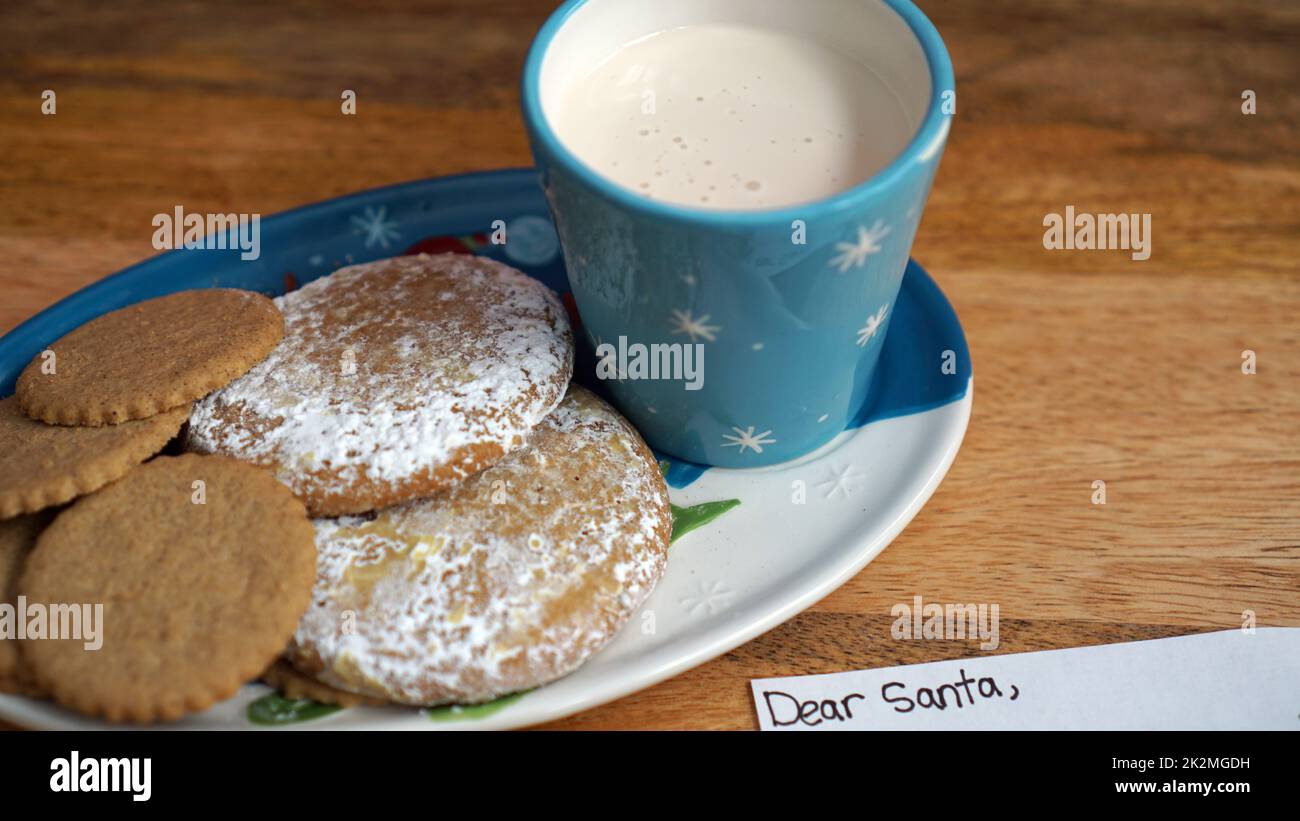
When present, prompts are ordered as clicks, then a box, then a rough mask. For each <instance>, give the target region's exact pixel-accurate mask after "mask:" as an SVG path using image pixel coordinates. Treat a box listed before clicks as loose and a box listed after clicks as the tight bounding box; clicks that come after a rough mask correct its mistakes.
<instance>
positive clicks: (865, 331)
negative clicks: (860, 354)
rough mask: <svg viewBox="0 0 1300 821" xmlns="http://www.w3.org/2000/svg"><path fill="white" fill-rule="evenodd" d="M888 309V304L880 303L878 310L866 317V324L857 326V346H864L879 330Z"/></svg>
mask: <svg viewBox="0 0 1300 821" xmlns="http://www.w3.org/2000/svg"><path fill="white" fill-rule="evenodd" d="M888 310H889V306H888V305H881V306H880V310H878V311H876V312H875V314H873V315H872V316H869V317H867V324H866V325H863V326H862V327H861V328H858V347H859V348H861V347H865V346H866V344H867V343H868V342H870V341H871V340H872V338H873V337H874V336H875V335H876V334H877V333H878V332H879V331H880V326H881V325H883V324H884V322H885V312H886V311H888Z"/></svg>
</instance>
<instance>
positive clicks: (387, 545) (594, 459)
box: [285, 385, 672, 705]
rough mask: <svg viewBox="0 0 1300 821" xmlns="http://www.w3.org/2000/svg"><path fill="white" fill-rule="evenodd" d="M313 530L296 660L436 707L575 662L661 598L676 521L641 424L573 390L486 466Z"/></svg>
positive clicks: (328, 675) (327, 676)
mask: <svg viewBox="0 0 1300 821" xmlns="http://www.w3.org/2000/svg"><path fill="white" fill-rule="evenodd" d="M315 527H316V547H317V551H318V562H317V578H316V589H315V593H314V595H313V599H312V605H311V607H310V608H309V609H308V611H307V613H306V614H305V615H304V616H303V619H302V621H301V622H300V623H299V625H298V630H297V632H296V633H295V635H294V640H293V643H292V644H291V646H290V648H289V650H288V651H286V653H285V657H286V658H287V659H289V660H290V661H291V662H292V663H293V664H294V666H295V667H297V668H298V669H299V670H301V671H302V672H304V673H305V674H307V675H309V676H312V677H314V678H317V679H319V680H321V681H324V682H325V683H327V684H329V685H331V686H333V687H337V688H339V689H342V690H348V691H350V692H356V693H361V694H363V695H369V696H373V697H376V698H383V699H388V700H390V701H394V702H398V703H402V704H414V705H435V704H442V703H447V702H459V703H474V702H481V701H487V700H489V699H493V698H496V697H498V696H501V695H503V694H506V693H511V692H516V691H520V690H527V689H529V688H532V687H536V686H539V685H541V684H545V683H546V682H549V681H552V680H554V679H557V678H559V677H561V676H564V675H567V674H568V673H570V672H572V671H573V670H575V669H576V668H577V667H578V666H579V665H581V664H582V663H583V662H584V661H586V659H587V658H589V657H590V656H591V655H592V654H593V653H595V652H596V651H597V650H599V649H600V648H601V647H603V646H604V645H605V644H606V643H607V642H608V641H609V640H610V639H611V638H613V636H614V635H615V634H616V633H617V632H618V630H619V629H620V628H621V627H622V626H623V625H624V624H625V623H626V622H627V621H628V619H629V618H631V616H632V613H633V612H634V611H635V610H636V608H638V607H639V606H640V605H641V603H642V602H643V601H644V600H645V598H646V596H648V595H649V594H650V591H651V589H652V588H653V587H654V585H655V583H656V581H657V580H658V579H659V576H660V574H661V572H662V571H663V567H664V564H665V562H666V560H667V554H668V542H669V538H670V536H671V533H672V514H671V512H670V510H669V505H668V491H667V488H666V486H665V485H664V480H663V477H662V476H661V475H660V473H659V469H658V465H657V464H656V462H655V459H654V456H653V455H652V454H651V453H650V450H649V448H647V447H646V445H645V443H644V442H642V441H641V437H640V436H639V435H638V434H637V432H636V430H635V429H634V428H633V427H632V426H631V425H630V424H629V423H628V422H627V421H626V420H624V419H623V418H622V417H621V416H619V415H618V414H617V413H616V412H615V411H614V410H613V409H612V408H610V407H609V406H608V405H606V404H605V403H604V402H602V401H601V400H600V399H598V398H596V397H595V396H594V395H593V394H591V393H589V392H588V391H586V390H584V389H583V388H580V387H577V386H576V385H575V386H573V387H572V388H570V390H569V394H568V396H567V398H566V399H565V400H564V402H563V403H562V404H561V405H560V406H559V407H558V408H557V409H556V410H555V411H554V412H553V413H552V414H551V415H550V416H548V417H547V418H546V419H545V420H544V421H543V422H542V423H541V424H540V425H538V427H537V429H536V430H535V431H533V434H532V435H531V436H530V438H529V444H528V447H526V448H523V449H521V450H518V451H516V452H514V453H512V454H510V455H509V456H507V457H505V458H504V459H502V460H501V461H500V462H498V463H497V464H495V465H493V466H492V467H490V468H487V469H486V470H484V471H483V472H482V473H479V474H478V475H476V476H473V477H471V478H470V479H467V480H466V481H464V482H462V483H460V484H458V485H455V486H454V487H452V488H450V489H449V490H447V491H446V492H445V493H443V494H441V495H439V496H436V497H433V498H430V499H421V500H418V501H415V502H411V503H408V504H405V505H401V506H398V507H393V508H388V509H386V510H382V511H379V512H378V513H377V514H375V516H374V517H373V518H370V517H348V518H342V519H337V520H330V519H318V520H316V522H315Z"/></svg>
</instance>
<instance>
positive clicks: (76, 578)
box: [17, 454, 316, 723]
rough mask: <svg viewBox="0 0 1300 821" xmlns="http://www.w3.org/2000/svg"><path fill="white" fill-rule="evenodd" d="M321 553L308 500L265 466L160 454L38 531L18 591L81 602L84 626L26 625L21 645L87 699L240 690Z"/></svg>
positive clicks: (47, 675)
mask: <svg viewBox="0 0 1300 821" xmlns="http://www.w3.org/2000/svg"><path fill="white" fill-rule="evenodd" d="M315 559H316V550H315V547H314V544H313V539H312V527H311V523H310V521H309V520H308V519H307V512H306V510H305V509H304V508H303V505H302V503H301V502H299V501H298V500H297V499H295V498H294V497H293V494H291V493H290V492H289V490H288V488H286V487H284V486H283V485H281V484H280V483H279V482H277V481H276V480H275V478H274V477H273V476H271V474H270V473H269V472H268V471H266V470H264V469H261V468H258V467H255V466H253V465H249V464H246V463H244V462H239V461H236V460H234V459H228V458H225V457H219V456H198V455H195V454H184V455H181V456H162V457H159V458H157V459H154V460H153V461H151V462H149V463H147V464H144V465H141V466H140V467H138V468H136V469H135V470H133V471H131V472H130V473H128V474H127V475H126V476H125V477H123V478H122V479H119V480H118V481H116V482H114V483H113V484H111V485H109V486H108V487H106V488H104V489H103V490H100V491H98V492H97V493H94V494H93V495H90V496H86V497H84V498H82V499H79V500H78V501H77V502H76V503H75V504H74V505H72V506H71V507H70V508H68V509H67V510H65V511H63V512H62V513H60V514H59V516H58V517H57V518H56V519H55V520H54V521H53V523H51V524H50V526H49V527H47V528H46V529H45V531H44V532H43V533H42V534H41V536H40V538H39V539H38V540H37V543H36V549H35V550H33V551H32V552H31V554H30V555H29V556H28V558H27V565H26V568H25V569H24V570H23V574H22V576H21V578H20V579H19V582H18V588H17V591H18V593H21V594H22V595H24V596H26V597H27V602H28V606H29V607H30V606H32V604H33V603H36V604H38V605H46V606H48V605H49V604H50V603H57V604H60V605H64V606H69V605H71V606H76V605H80V606H81V611H82V613H83V618H82V622H83V628H82V635H81V637H79V638H68V637H67V635H66V631H65V632H64V633H63V634H61V635H60V636H59V637H58V638H46V639H44V640H35V639H31V638H29V639H28V640H27V641H25V642H24V643H23V648H22V649H23V658H24V659H25V661H26V662H27V664H28V665H29V666H30V668H31V671H32V672H33V673H34V675H35V678H36V680H37V682H38V683H39V684H40V686H41V687H42V688H44V689H45V690H46V691H47V692H49V694H50V696H51V697H52V698H53V699H54V700H55V701H57V702H58V703H59V704H62V705H64V706H66V707H69V708H71V709H73V710H76V711H78V712H81V713H85V714H87V715H92V716H102V717H104V718H106V719H108V720H109V721H116V722H120V721H130V722H140V723H143V722H149V721H157V720H174V719H177V718H180V717H181V716H182V715H184V714H186V713H191V712H195V711H198V710H203V709H205V708H207V707H208V706H210V705H212V704H213V703H215V702H217V701H220V700H222V699H224V698H227V697H229V696H230V695H232V694H233V693H234V692H235V691H236V690H237V689H239V687H240V686H241V685H242V684H244V683H245V682H247V681H250V680H252V679H254V678H256V677H257V676H258V675H259V674H260V673H261V672H262V671H263V670H265V669H266V667H267V665H268V664H270V663H271V662H272V661H273V660H274V659H275V658H276V656H278V655H279V654H280V652H281V650H283V649H284V646H285V644H286V643H287V642H288V640H289V638H290V636H291V635H292V634H293V631H294V626H295V625H296V624H297V622H298V618H299V617H300V616H301V615H302V613H303V611H304V610H305V609H306V607H307V604H308V602H309V600H310V597H311V587H312V581H313V578H314V575H315ZM96 605H102V611H100V614H99V615H98V616H96V615H95V614H94V611H95V606H96ZM52 618H53V617H52V616H51V620H52ZM87 619H89V620H90V622H89V623H90V624H93V625H94V626H95V627H96V628H97V631H96V632H97V638H96V636H92V635H90V634H89V632H88V631H87V630H86V628H85V624H86V623H87V621H86V620H87ZM96 640H97V641H98V643H99V646H98V647H97V648H95V647H94V646H93V645H94V643H95V641H96ZM88 642H89V646H88Z"/></svg>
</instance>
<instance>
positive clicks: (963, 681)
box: [750, 627, 1300, 730]
mask: <svg viewBox="0 0 1300 821" xmlns="http://www.w3.org/2000/svg"><path fill="white" fill-rule="evenodd" d="M750 686H751V688H752V689H753V692H754V705H755V707H756V708H757V710H758V722H759V725H760V726H761V728H762V729H764V730H873V729H880V730H885V729H889V730H893V729H912V730H941V729H943V730H996V729H1015V730H1049V729H1068V730H1192V729H1207V730H1220V729H1221V730H1227V729H1233V730H1237V729H1260V730H1266V729H1271V730H1300V628H1296V627H1260V628H1258V629H1256V630H1255V631H1254V632H1253V633H1247V632H1244V631H1242V630H1225V631H1223V632H1218V633H1203V634H1199V635H1193V636H1179V637H1177V638H1168V639H1154V640H1151V641H1135V642H1127V643H1124V644H1104V645H1099V646H1096V647H1078V648H1073V649H1069V650H1046V651H1041V652H1035V653H1011V654H1007V655H1001V656H985V657H980V658H969V659H960V660H956V661H938V662H932V663H929V664H913V665H907V666H904V667H885V668H882V669H878V670H858V671H854V672H848V673H831V674H828V675H820V676H792V677H788V678H766V679H755V680H753V681H751V682H750Z"/></svg>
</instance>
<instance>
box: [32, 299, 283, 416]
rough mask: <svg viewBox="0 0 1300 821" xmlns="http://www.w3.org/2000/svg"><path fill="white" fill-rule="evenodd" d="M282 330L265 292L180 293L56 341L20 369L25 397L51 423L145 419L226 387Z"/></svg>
mask: <svg viewBox="0 0 1300 821" xmlns="http://www.w3.org/2000/svg"><path fill="white" fill-rule="evenodd" d="M283 335H284V320H283V319H282V318H281V317H280V312H279V311H277V310H276V308H275V304H274V303H272V302H271V300H270V299H268V298H266V297H264V296H262V295H261V294H256V293H253V292H252V291H241V290H237V289H234V288H202V289H198V290H194V291H180V292H178V293H174V294H168V295H167V296H160V297H157V298H155V299H148V300H145V301H144V302H138V303H136V304H135V305H129V306H127V307H125V308H121V309H119V310H116V311H113V312H111V313H107V314H104V315H103V316H100V317H97V318H95V319H92V320H91V321H89V322H87V323H86V324H85V325H82V326H81V327H80V328H77V329H76V330H74V331H72V332H71V333H69V334H68V335H66V336H64V337H63V338H62V339H60V340H59V341H58V342H55V343H54V344H53V345H51V346H50V347H49V348H48V349H47V351H46V352H43V353H42V354H40V355H37V356H36V357H35V358H34V359H33V360H32V361H31V362H30V363H29V364H28V365H27V367H26V368H24V369H23V372H22V373H21V374H20V375H19V376H18V392H17V395H18V401H19V402H20V403H21V405H22V409H23V413H25V414H27V415H28V416H30V417H32V418H33V419H39V420H41V421H42V422H48V423H50V424H54V425H92V426H97V425H105V424H113V425H116V424H118V423H121V422H126V421H128V420H131V419H143V418H145V417H148V416H153V415H154V414H158V413H162V412H163V411H166V410H170V409H172V408H176V407H179V406H181V405H187V404H189V403H190V402H193V401H194V400H195V399H198V398H199V397H200V396H203V395H204V394H206V393H208V392H209V391H212V390H215V389H217V388H219V387H221V386H222V385H224V384H226V383H227V382H229V381H230V380H232V379H234V378H235V377H236V376H239V375H240V374H242V373H244V372H245V371H247V370H248V369H249V368H251V367H252V366H253V365H254V364H255V363H257V362H258V361H260V360H261V359H262V358H263V357H265V356H266V355H267V354H268V353H270V352H271V349H272V348H274V347H275V345H276V343H277V342H279V341H280V337H282V336H283ZM48 352H53V357H50V356H49V353H48Z"/></svg>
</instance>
